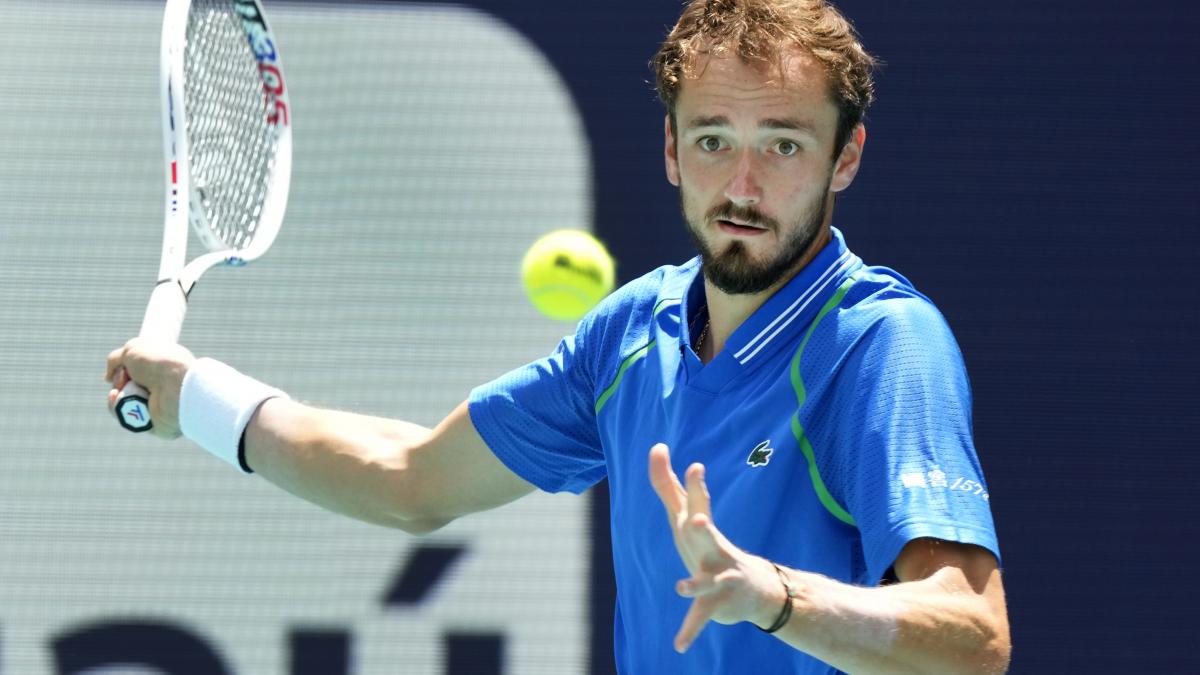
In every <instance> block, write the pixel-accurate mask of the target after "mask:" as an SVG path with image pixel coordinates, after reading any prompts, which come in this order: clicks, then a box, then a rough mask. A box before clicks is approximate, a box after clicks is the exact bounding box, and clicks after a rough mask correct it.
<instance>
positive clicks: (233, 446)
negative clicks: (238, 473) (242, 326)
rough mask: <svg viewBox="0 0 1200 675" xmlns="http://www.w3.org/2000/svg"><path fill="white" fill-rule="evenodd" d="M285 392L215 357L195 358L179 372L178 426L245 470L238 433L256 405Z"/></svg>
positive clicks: (256, 407)
mask: <svg viewBox="0 0 1200 675" xmlns="http://www.w3.org/2000/svg"><path fill="white" fill-rule="evenodd" d="M276 397H282V398H287V397H288V395H287V394H285V393H283V392H282V391H280V390H278V389H276V388H274V387H272V386H269V385H266V384H263V383H262V382H259V381H258V380H256V379H254V378H252V377H249V376H247V375H243V374H241V373H239V372H238V371H236V370H234V369H233V368H232V367H230V366H227V365H225V364H224V363H221V362H220V361H217V360H216V359H208V358H204V359H197V360H196V362H195V363H193V364H192V365H191V367H190V368H188V371H187V374H186V375H184V376H183V388H182V389H181V390H180V392H179V428H180V430H181V431H183V435H184V436H186V437H187V438H189V439H190V440H192V441H194V442H195V443H196V444H198V445H199V446H200V447H202V448H204V449H205V450H207V451H209V452H211V453H212V454H214V455H216V456H217V457H220V458H221V459H223V460H225V461H226V462H229V463H230V464H232V465H234V466H236V467H237V468H239V469H241V470H242V471H243V472H245V473H253V471H251V470H250V467H249V466H247V465H246V463H245V462H244V461H243V459H242V457H241V452H240V448H241V443H242V434H243V433H244V432H245V431H246V425H247V424H249V423H250V418H251V417H253V416H254V412H255V411H256V410H258V406H260V405H262V404H263V401H266V400H267V399H269V398H276Z"/></svg>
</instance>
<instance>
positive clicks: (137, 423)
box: [116, 380, 154, 433]
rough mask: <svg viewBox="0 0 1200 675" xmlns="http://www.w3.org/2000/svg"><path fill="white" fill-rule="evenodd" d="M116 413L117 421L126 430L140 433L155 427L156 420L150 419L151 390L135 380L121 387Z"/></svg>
mask: <svg viewBox="0 0 1200 675" xmlns="http://www.w3.org/2000/svg"><path fill="white" fill-rule="evenodd" d="M116 413H117V421H118V422H120V423H121V426H122V427H125V429H126V431H132V432H134V433H140V432H143V431H150V430H151V429H153V428H154V421H153V420H151V419H150V392H148V391H146V390H145V389H144V388H142V385H140V384H138V383H137V382H134V381H133V380H130V381H129V382H127V383H126V384H125V386H124V387H122V388H121V395H120V396H118V397H117V405H116Z"/></svg>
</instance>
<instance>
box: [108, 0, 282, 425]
mask: <svg viewBox="0 0 1200 675" xmlns="http://www.w3.org/2000/svg"><path fill="white" fill-rule="evenodd" d="M161 58H162V63H161V83H160V85H161V91H162V121H163V160H164V165H165V168H166V213H165V224H164V226H163V247H162V259H161V262H160V264H159V268H158V284H157V285H156V286H155V287H154V291H153V293H151V295H150V302H149V303H148V304H147V306H146V314H145V316H144V317H143V319H142V328H141V330H140V331H139V333H138V334H139V335H141V336H143V337H151V338H154V339H158V340H164V341H170V342H177V341H178V340H179V331H180V329H181V328H182V327H183V317H184V314H186V312H187V297H188V294H189V293H190V292H191V290H192V287H193V286H194V285H195V284H196V280H197V279H199V278H200V275H202V274H204V272H205V271H207V270H208V269H209V268H211V267H214V266H216V265H243V264H245V263H248V262H250V261H252V260H255V259H256V258H259V257H260V256H262V255H263V254H264V253H266V251H267V249H268V248H270V246H271V243H272V242H274V241H275V235H276V234H278V233H279V226H280V224H281V223H282V222H283V212H284V209H285V207H286V206H287V196H288V183H289V181H290V178H291V169H292V125H291V108H290V106H289V105H288V95H287V87H286V86H285V84H284V77H283V67H282V66H281V64H280V61H279V46H278V42H277V41H276V40H275V36H274V34H273V33H272V32H271V29H270V28H269V27H268V25H267V20H266V17H265V15H264V14H263V8H262V4H261V3H260V2H258V0H167V8H166V12H165V15H164V16H163V27H162V51H161ZM188 222H191V225H192V230H193V231H195V232H196V234H197V235H198V237H199V239H200V241H201V242H202V243H203V244H204V246H205V247H206V248H207V251H206V252H205V253H204V254H203V255H200V256H198V257H197V258H195V259H194V260H192V261H191V262H188V263H187V264H186V265H185V261H186V255H187V243H188V232H187V230H188V226H187V223H188ZM148 400H149V396H148V393H147V392H146V390H145V389H143V388H142V387H140V386H138V385H137V384H136V383H134V382H129V383H128V384H127V385H126V386H125V387H124V388H123V389H122V390H121V394H120V396H119V397H118V399H117V402H116V414H117V420H118V421H120V423H121V426H123V427H125V428H126V429H128V430H130V431H147V430H149V429H151V428H152V427H153V420H151V419H150V408H149V405H148Z"/></svg>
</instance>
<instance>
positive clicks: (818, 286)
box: [733, 249, 857, 365]
mask: <svg viewBox="0 0 1200 675" xmlns="http://www.w3.org/2000/svg"><path fill="white" fill-rule="evenodd" d="M856 259H857V256H855V255H854V254H853V253H851V252H850V250H849V249H847V250H845V251H843V252H842V255H841V256H839V257H838V259H837V260H834V261H833V263H832V264H830V265H829V268H828V269H826V270H825V271H824V272H823V273H822V274H821V276H820V277H818V278H817V280H816V281H815V282H814V283H813V285H812V286H809V287H808V290H806V291H805V292H804V293H803V294H801V295H800V297H798V298H796V300H795V301H794V302H792V304H790V305H788V307H787V309H785V310H783V311H782V312H780V313H779V316H777V317H775V320H774V321H772V322H771V323H769V324H767V327H766V328H763V329H762V330H761V331H759V333H758V335H755V336H754V338H753V339H751V340H750V341H749V342H747V343H746V344H745V345H744V346H743V347H742V348H741V349H739V350H738V351H737V353H735V354H734V355H733V358H735V359H737V360H738V363H741V364H742V365H746V364H747V363H749V362H750V359H752V358H754V355H755V354H757V353H758V352H759V351H761V350H762V348H763V347H765V346H767V343H769V342H770V341H771V340H774V339H775V336H777V335H779V333H781V332H782V331H783V329H784V328H787V326H788V324H790V323H791V322H793V321H795V320H796V317H798V316H800V315H801V314H802V313H803V312H804V309H805V308H806V307H808V306H809V304H811V303H812V301H813V299H814V298H816V297H817V296H819V295H821V293H822V292H823V291H824V290H825V288H826V287H827V286H829V284H831V283H833V282H834V281H835V280H836V279H837V278H838V277H839V276H840V275H841V273H842V272H844V271H846V270H847V269H849V268H850V267H851V266H852V265H853V264H854V263H855V261H856ZM751 349H753V351H750V350H751ZM747 351H749V353H747Z"/></svg>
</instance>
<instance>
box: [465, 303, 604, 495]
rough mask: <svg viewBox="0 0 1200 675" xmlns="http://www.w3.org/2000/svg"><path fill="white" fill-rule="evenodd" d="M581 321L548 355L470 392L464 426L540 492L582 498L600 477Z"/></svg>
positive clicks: (600, 462) (600, 457)
mask: <svg viewBox="0 0 1200 675" xmlns="http://www.w3.org/2000/svg"><path fill="white" fill-rule="evenodd" d="M586 323H587V322H586V320H585V321H584V322H583V323H581V324H580V329H579V331H577V333H576V334H575V335H572V336H568V337H565V338H563V340H562V342H560V343H559V345H558V348H557V349H555V350H554V352H553V353H552V354H550V355H549V356H547V357H545V358H542V359H539V360H537V361H534V362H533V363H530V364H528V365H525V366H522V367H520V368H517V369H516V370H513V371H511V372H509V373H507V374H505V375H502V376H501V377H499V378H497V379H495V380H493V381H492V382H489V383H487V384H484V385H482V386H480V387H477V388H476V389H474V390H473V391H472V392H471V395H470V398H469V402H468V405H469V410H470V414H471V421H472V423H473V424H474V425H475V428H476V429H477V430H478V431H479V434H480V436H482V437H483V440H484V441H485V442H487V444H488V447H490V448H491V450H492V452H493V453H495V455H496V457H497V458H498V459H500V461H501V462H503V463H504V464H505V465H506V466H507V467H508V468H509V469H511V470H512V471H513V472H515V473H516V474H517V475H519V476H521V477H522V478H524V479H525V480H527V481H529V482H530V483H532V484H534V485H536V486H537V487H538V488H540V489H542V490H545V491H547V492H561V491H570V492H575V493H579V492H583V491H584V490H586V489H587V488H588V487H591V486H592V485H594V484H595V483H597V482H599V481H600V480H601V479H602V478H604V476H605V475H606V466H605V462H604V452H603V450H602V448H601V444H600V435H599V431H598V429H597V426H596V415H595V411H594V405H595V403H594V396H593V392H594V389H595V387H594V385H593V382H594V379H595V378H594V377H593V376H592V373H591V367H590V364H589V362H588V359H587V358H585V356H584V354H583V351H585V350H584V349H582V345H584V344H585V343H586V338H585V335H586Z"/></svg>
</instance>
